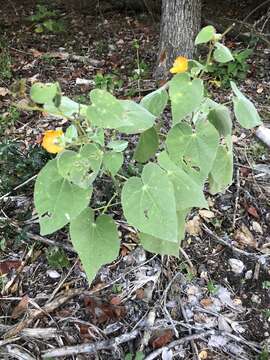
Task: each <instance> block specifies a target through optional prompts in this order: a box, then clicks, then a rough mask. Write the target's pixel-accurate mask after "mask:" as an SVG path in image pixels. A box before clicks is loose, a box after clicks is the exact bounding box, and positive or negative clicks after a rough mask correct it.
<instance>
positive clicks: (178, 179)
mask: <svg viewBox="0 0 270 360" xmlns="http://www.w3.org/2000/svg"><path fill="white" fill-rule="evenodd" d="M158 163H159V165H160V166H161V167H162V168H163V169H164V170H166V171H167V174H168V177H169V179H170V181H171V182H172V184H173V187H174V193H175V201H176V209H177V211H179V210H181V211H183V210H184V209H188V208H193V207H198V208H202V207H205V208H208V203H207V201H206V200H205V197H204V194H203V186H202V185H199V184H197V183H196V182H195V181H194V180H193V178H192V177H191V176H189V175H188V174H187V173H186V172H185V171H184V170H183V169H182V168H180V167H179V166H177V165H176V164H175V163H174V162H172V160H171V159H170V158H169V156H168V154H167V153H166V151H163V152H162V153H161V154H160V155H159V156H158Z"/></svg>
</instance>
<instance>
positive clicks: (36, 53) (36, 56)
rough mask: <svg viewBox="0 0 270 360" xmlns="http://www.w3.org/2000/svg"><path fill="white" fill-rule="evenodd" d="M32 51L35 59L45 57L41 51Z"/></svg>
mask: <svg viewBox="0 0 270 360" xmlns="http://www.w3.org/2000/svg"><path fill="white" fill-rule="evenodd" d="M30 51H31V53H32V55H33V56H34V57H35V58H39V57H41V56H42V55H43V53H42V52H40V51H38V50H36V49H30Z"/></svg>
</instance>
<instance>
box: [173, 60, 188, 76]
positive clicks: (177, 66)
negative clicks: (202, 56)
mask: <svg viewBox="0 0 270 360" xmlns="http://www.w3.org/2000/svg"><path fill="white" fill-rule="evenodd" d="M187 69H188V59H187V58H185V57H184V56H178V57H177V58H176V59H175V61H174V63H173V67H172V68H171V69H170V72H171V73H172V74H180V73H183V72H186V71H187Z"/></svg>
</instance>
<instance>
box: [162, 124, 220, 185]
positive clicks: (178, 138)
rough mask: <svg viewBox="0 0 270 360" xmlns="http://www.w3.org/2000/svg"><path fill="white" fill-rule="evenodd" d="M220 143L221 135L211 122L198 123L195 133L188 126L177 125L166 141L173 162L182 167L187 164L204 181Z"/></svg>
mask: <svg viewBox="0 0 270 360" xmlns="http://www.w3.org/2000/svg"><path fill="white" fill-rule="evenodd" d="M218 143H219V134H218V132H217V130H216V129H215V127H214V126H213V125H212V124H211V123H210V122H209V121H199V122H197V124H196V130H195V131H193V130H192V127H191V126H190V125H188V124H185V123H182V124H177V125H176V126H174V127H173V128H172V129H171V130H170V131H169V133H168V136H167V139H166V146H167V149H168V152H169V156H170V158H171V159H172V161H173V162H175V163H176V164H178V165H181V166H182V164H183V163H184V164H187V165H188V167H190V168H191V172H193V173H194V171H197V172H198V174H199V177H200V179H201V180H202V181H204V180H205V179H206V178H207V176H208V174H209V172H210V171H211V168H212V165H213V162H214V159H215V156H216V152H217V148H218ZM192 169H193V170H194V171H193V170H192ZM193 175H194V174H193Z"/></svg>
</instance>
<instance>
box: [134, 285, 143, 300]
mask: <svg viewBox="0 0 270 360" xmlns="http://www.w3.org/2000/svg"><path fill="white" fill-rule="evenodd" d="M135 293H136V299H139V300H142V299H144V297H145V293H144V289H143V288H140V289H137V290H136V292H135Z"/></svg>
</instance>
